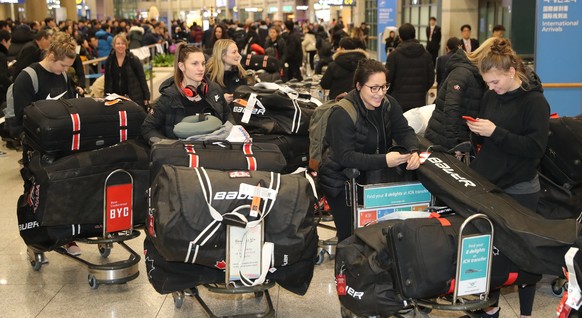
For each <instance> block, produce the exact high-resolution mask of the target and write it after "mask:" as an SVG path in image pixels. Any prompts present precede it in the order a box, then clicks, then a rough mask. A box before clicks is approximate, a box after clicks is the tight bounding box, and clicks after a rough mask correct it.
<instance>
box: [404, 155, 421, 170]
mask: <svg viewBox="0 0 582 318" xmlns="http://www.w3.org/2000/svg"><path fill="white" fill-rule="evenodd" d="M418 167H420V157H419V156H418V153H417V152H413V153H412V154H411V155H410V158H408V160H407V161H406V170H416V169H418Z"/></svg>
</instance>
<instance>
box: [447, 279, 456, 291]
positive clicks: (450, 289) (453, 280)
mask: <svg viewBox="0 0 582 318" xmlns="http://www.w3.org/2000/svg"><path fill="white" fill-rule="evenodd" d="M454 291H455V279H452V280H451V285H450V286H449V291H447V294H452V293H453V292H454Z"/></svg>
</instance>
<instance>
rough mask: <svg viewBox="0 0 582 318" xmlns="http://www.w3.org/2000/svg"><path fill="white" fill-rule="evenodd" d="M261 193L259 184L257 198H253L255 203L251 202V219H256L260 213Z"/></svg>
mask: <svg viewBox="0 0 582 318" xmlns="http://www.w3.org/2000/svg"><path fill="white" fill-rule="evenodd" d="M260 192H261V184H258V185H257V189H256V193H255V196H254V197H253V201H252V202H251V212H250V213H249V215H250V216H251V217H254V218H256V217H257V216H258V215H259V212H260V211H259V206H260V205H261V197H260V195H259V194H260Z"/></svg>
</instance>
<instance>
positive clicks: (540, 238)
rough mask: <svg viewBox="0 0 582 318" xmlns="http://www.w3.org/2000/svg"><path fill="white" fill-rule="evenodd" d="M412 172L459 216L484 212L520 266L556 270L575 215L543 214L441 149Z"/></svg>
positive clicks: (572, 236)
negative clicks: (554, 217) (561, 217)
mask: <svg viewBox="0 0 582 318" xmlns="http://www.w3.org/2000/svg"><path fill="white" fill-rule="evenodd" d="M417 175H418V178H419V180H420V181H421V182H422V184H423V185H424V186H425V187H426V188H427V189H428V190H429V191H430V193H432V194H433V195H434V196H436V197H437V198H438V199H439V200H441V201H442V202H444V203H445V204H446V205H447V206H449V207H450V208H452V209H453V210H454V211H455V212H456V213H458V214H460V215H462V216H463V217H469V216H471V215H473V214H474V213H475V211H479V212H480V213H484V214H486V215H487V216H488V217H489V218H490V219H491V221H493V224H494V225H495V237H496V239H497V240H499V242H503V245H501V244H497V243H496V244H497V246H498V247H499V248H500V249H501V251H502V252H503V253H504V254H505V255H506V256H507V257H508V258H510V259H511V261H512V262H514V263H515V264H517V265H518V266H519V267H520V268H521V269H523V270H525V271H528V272H531V273H538V274H550V275H556V276H559V275H561V273H562V266H563V265H564V258H563V255H564V254H565V253H566V251H567V249H568V248H569V247H570V246H571V245H572V243H573V242H574V240H576V237H577V233H578V230H577V223H576V220H573V219H568V220H548V219H545V218H543V217H542V216H540V215H539V214H537V213H536V212H535V211H531V210H529V209H527V208H526V207H524V206H522V205H520V204H519V203H518V202H517V201H515V200H514V199H512V198H511V197H510V196H509V195H508V194H506V193H504V192H503V191H502V190H501V189H499V188H498V187H496V186H495V185H494V184H492V183H491V182H489V181H488V180H487V179H486V178H485V177H483V176H481V175H479V174H478V173H477V172H476V171H474V170H473V169H471V168H470V167H468V166H467V165H465V164H464V163H463V162H461V161H459V160H457V159H456V158H455V157H454V156H452V155H449V154H446V153H438V152H433V153H432V154H431V155H430V157H429V158H428V159H427V160H426V161H425V162H424V163H423V164H422V165H421V166H420V168H419V169H418V170H417ZM478 227H479V226H478ZM479 229H480V230H483V231H485V230H487V229H486V228H479Z"/></svg>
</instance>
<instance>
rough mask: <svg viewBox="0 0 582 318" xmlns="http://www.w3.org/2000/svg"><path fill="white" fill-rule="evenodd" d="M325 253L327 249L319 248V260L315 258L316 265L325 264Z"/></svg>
mask: <svg viewBox="0 0 582 318" xmlns="http://www.w3.org/2000/svg"><path fill="white" fill-rule="evenodd" d="M325 254H326V253H325V250H323V249H322V248H319V253H317V260H315V265H321V264H323V261H325Z"/></svg>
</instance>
